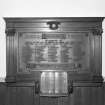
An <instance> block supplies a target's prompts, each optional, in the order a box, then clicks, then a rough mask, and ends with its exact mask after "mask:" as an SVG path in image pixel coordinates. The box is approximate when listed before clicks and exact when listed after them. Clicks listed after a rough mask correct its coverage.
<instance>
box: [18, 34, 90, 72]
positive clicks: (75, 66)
mask: <svg viewBox="0 0 105 105" xmlns="http://www.w3.org/2000/svg"><path fill="white" fill-rule="evenodd" d="M88 43H89V37H88V36H87V35H84V34H83V33H82V34H78V33H64V34H62V33H21V34H20V35H19V51H18V55H19V70H20V71H27V70H85V69H88V67H89V44H88Z"/></svg>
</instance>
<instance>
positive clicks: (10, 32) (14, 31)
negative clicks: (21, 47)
mask: <svg viewBox="0 0 105 105" xmlns="http://www.w3.org/2000/svg"><path fill="white" fill-rule="evenodd" d="M5 33H6V34H7V36H14V35H15V33H16V29H6V31H5Z"/></svg>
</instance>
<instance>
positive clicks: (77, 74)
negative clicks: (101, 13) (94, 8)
mask: <svg viewBox="0 0 105 105" xmlns="http://www.w3.org/2000/svg"><path fill="white" fill-rule="evenodd" d="M4 19H5V22H6V59H7V61H6V63H7V65H6V69H7V70H6V72H7V73H6V74H7V75H6V83H5V84H6V85H1V84H0V105H1V104H2V105H105V83H104V84H103V77H102V52H101V51H102V48H101V47H102V36H101V35H102V21H103V19H104V18H103V17H92V18H88V17H86V18H82V17H81V18H80V17H79V18H66V17H65V18H54V17H52V18H4ZM48 22H50V23H51V22H52V23H53V22H54V23H59V25H58V28H52V29H51V27H50V25H48V24H47V23H48ZM55 25H56V24H55ZM21 33H42V34H43V33H46V34H49V33H50V34H51V33H53V34H54V33H59V34H60V35H63V34H62V33H65V34H68V33H70V35H71V34H73V35H75V33H76V34H78V36H80V35H82V34H84V35H86V36H88V37H89V39H88V40H89V43H88V42H86V44H89V46H88V47H89V49H88V50H89V53H88V57H89V59H90V60H89V67H88V68H87V69H86V70H82V69H79V70H77V71H76V70H74V69H75V68H73V70H72V71H70V70H71V69H70V70H68V71H65V70H66V69H65V68H66V66H65V68H64V70H62V71H63V72H67V75H68V77H67V79H68V81H70V82H71V81H72V83H70V84H69V85H70V86H71V85H72V86H71V87H73V92H72V93H69V94H67V95H66V96H62V95H59V96H50V95H49V96H41V94H40V90H38V92H37V93H36V87H38V89H39V88H40V77H41V72H43V69H44V68H43V67H42V69H41V70H38V69H37V70H36V71H34V70H30V69H28V70H29V71H28V72H25V71H26V69H25V68H24V67H23V70H22V71H21V72H19V71H18V69H19V63H18V62H19V57H18V56H19V55H18V54H19V53H18V52H19V35H20V34H21ZM53 34H51V35H53ZM51 35H50V36H51ZM55 36H56V34H55ZM52 37H54V36H52ZM81 38H82V37H81ZM42 39H43V38H42ZM45 39H46V38H45ZM55 39H56V38H55ZM58 39H60V38H58ZM32 40H33V39H32ZM62 40H63V39H62ZM23 41H24V40H23ZM76 41H77V40H76ZM83 41H85V40H83ZM82 44H84V43H82ZM20 46H21V44H20ZM76 47H77V46H76ZM77 48H78V47H77ZM77 48H75V49H76V53H78V54H79V50H80V49H79V48H78V49H77ZM82 49H85V48H84V47H83V48H82ZM88 50H86V52H88ZM86 52H85V53H86ZM24 53H25V51H24ZM73 53H74V52H73ZM71 55H72V54H71ZM79 56H80V55H79ZM85 60H86V59H85ZM83 64H84V65H85V63H83ZM86 64H87V62H86ZM41 66H42V65H41ZM47 66H48V67H49V62H48V65H47ZM55 67H56V66H55ZM47 69H48V70H49V68H47ZM47 69H46V70H45V71H46V72H47ZM49 71H50V70H49ZM52 71H53V69H52ZM55 71H57V72H60V71H58V69H57V68H56V69H55ZM36 83H38V84H39V85H38V84H37V85H38V86H37V85H36ZM68 87H69V86H68ZM69 88H70V87H69Z"/></svg>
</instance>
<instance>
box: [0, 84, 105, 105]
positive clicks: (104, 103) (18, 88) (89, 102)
mask: <svg viewBox="0 0 105 105" xmlns="http://www.w3.org/2000/svg"><path fill="white" fill-rule="evenodd" d="M13 84H14V83H12V85H10V84H8V87H6V85H4V84H2V83H1V84H0V104H3V105H49V104H51V105H105V83H103V84H102V85H98V83H96V84H97V85H96V84H95V85H94V86H93V85H91V84H90V85H87V86H86V85H85V84H86V83H85V84H84V83H83V84H82V85H84V86H82V87H81V85H80V86H79V85H78V86H76V85H75V86H74V87H73V93H71V94H69V95H68V96H64V97H62V96H60V97H50V96H49V97H48V96H46V97H45V96H39V95H38V94H36V93H35V85H34V83H18V84H14V85H13ZM93 84H94V83H93Z"/></svg>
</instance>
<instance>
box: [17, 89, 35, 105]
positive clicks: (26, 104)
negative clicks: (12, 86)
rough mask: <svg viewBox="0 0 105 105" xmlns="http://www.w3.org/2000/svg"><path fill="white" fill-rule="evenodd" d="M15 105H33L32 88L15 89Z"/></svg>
mask: <svg viewBox="0 0 105 105" xmlns="http://www.w3.org/2000/svg"><path fill="white" fill-rule="evenodd" d="M17 105H34V89H33V87H17Z"/></svg>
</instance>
